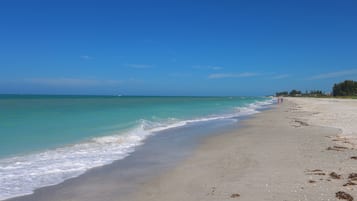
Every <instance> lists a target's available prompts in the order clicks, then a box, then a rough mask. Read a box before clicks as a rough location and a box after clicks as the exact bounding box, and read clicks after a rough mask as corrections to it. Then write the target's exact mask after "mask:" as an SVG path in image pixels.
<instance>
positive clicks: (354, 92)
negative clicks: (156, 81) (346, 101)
mask: <svg viewBox="0 0 357 201" xmlns="http://www.w3.org/2000/svg"><path fill="white" fill-rule="evenodd" d="M332 95H333V96H334V97H337V98H354V99H357V82H356V81H353V80H345V81H344V82H341V83H338V84H334V86H333V88H332ZM276 96H292V97H297V96H302V97H331V94H330V93H324V92H322V91H321V90H310V91H305V93H301V91H299V90H296V89H293V90H291V91H290V92H288V91H281V92H277V93H276Z"/></svg>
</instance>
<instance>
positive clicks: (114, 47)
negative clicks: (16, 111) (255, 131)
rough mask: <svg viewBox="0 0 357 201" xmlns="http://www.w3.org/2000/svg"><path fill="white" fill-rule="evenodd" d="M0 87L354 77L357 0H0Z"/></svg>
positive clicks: (282, 84) (259, 89)
mask: <svg viewBox="0 0 357 201" xmlns="http://www.w3.org/2000/svg"><path fill="white" fill-rule="evenodd" d="M0 70H1V73H0V93H20V94H23V93H31V94H109V95H110V94H126V95H266V94H273V93H275V92H276V91H281V90H290V89H293V88H296V89H299V90H303V91H305V90H310V89H322V90H324V91H330V90H331V87H332V85H333V84H334V83H336V82H340V81H343V80H345V79H354V80H357V1H354V0H342V1H340V0H335V1H330V0H321V1H318V0H313V1H311V0H308V1H304V0H298V1H293V0H284V1H269V0H264V1H254V0H245V1H240V0H229V1H228V0H217V1H209V0H206V1H203V0H196V1H193V0H191V1H185V0H178V1H170V0H166V1H149V0H146V1H138V0H130V1H129V0H128V1H120V0H118V1H106V0H100V1H99V0H98V1H91V0H85V1H84V0H83V1H79V0H71V1H69V0H49V1H34V0H23V1H19V0H2V1H0Z"/></svg>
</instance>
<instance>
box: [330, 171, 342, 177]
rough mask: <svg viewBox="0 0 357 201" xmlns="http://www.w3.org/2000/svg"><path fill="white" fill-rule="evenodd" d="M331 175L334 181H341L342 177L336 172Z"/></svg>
mask: <svg viewBox="0 0 357 201" xmlns="http://www.w3.org/2000/svg"><path fill="white" fill-rule="evenodd" d="M329 175H330V177H331V178H332V179H341V175H339V174H337V173H336V172H331V173H330V174H329Z"/></svg>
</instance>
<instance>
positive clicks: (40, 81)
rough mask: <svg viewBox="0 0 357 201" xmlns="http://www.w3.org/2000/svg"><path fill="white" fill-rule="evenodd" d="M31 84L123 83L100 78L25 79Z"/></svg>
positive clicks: (90, 85) (80, 84)
mask: <svg viewBox="0 0 357 201" xmlns="http://www.w3.org/2000/svg"><path fill="white" fill-rule="evenodd" d="M25 82H27V83H31V84H40V85H47V86H57V87H92V86H114V85H118V84H119V83H121V81H119V80H98V79H80V78H31V79H25Z"/></svg>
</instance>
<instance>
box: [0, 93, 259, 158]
mask: <svg viewBox="0 0 357 201" xmlns="http://www.w3.org/2000/svg"><path fill="white" fill-rule="evenodd" d="M257 99H260V100H262V99H261V98H246V97H244V98H242V97H205V98H197V97H110V96H102V97H99V96H98V97H96V96H2V97H0V111H1V113H0V138H1V141H0V157H4V156H7V155H13V154H21V153H27V152H29V151H30V152H31V151H37V150H41V149H47V148H53V147H56V146H61V145H65V144H69V143H76V142H79V141H82V140H85V139H90V138H92V137H94V136H104V135H111V134H115V133H120V132H121V131H124V130H127V129H130V128H133V127H135V126H137V125H138V124H139V123H140V121H141V120H148V121H151V122H157V123H159V122H165V121H168V120H170V119H177V120H185V119H194V118H198V117H204V116H209V115H213V114H219V113H221V114H224V113H229V112H230V110H232V108H234V107H238V106H244V105H245V104H248V103H252V102H253V101H255V100H257Z"/></svg>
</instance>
